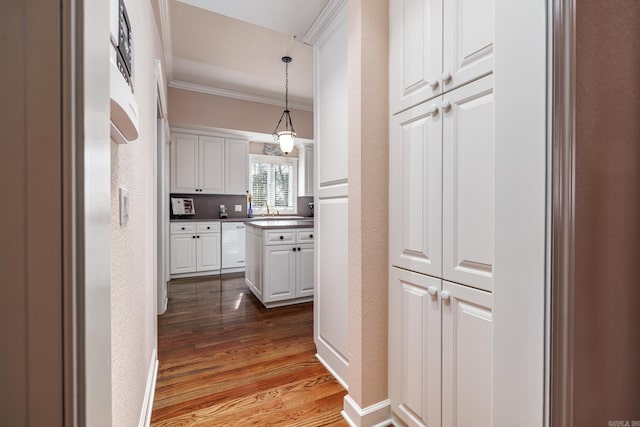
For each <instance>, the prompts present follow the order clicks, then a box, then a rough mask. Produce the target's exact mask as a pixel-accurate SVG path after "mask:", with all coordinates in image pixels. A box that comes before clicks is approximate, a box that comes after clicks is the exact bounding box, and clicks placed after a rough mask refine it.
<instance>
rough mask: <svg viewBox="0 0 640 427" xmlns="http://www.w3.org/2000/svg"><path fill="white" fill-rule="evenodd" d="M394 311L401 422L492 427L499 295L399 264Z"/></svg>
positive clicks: (392, 353)
mask: <svg viewBox="0 0 640 427" xmlns="http://www.w3.org/2000/svg"><path fill="white" fill-rule="evenodd" d="M389 315H390V316H389V319H390V320H389V395H390V400H391V407H392V411H393V416H394V418H395V421H396V422H399V423H398V424H402V423H404V424H406V425H409V426H427V427H439V426H452V427H453V426H455V427H464V426H474V427H475V426H477V427H490V426H491V425H492V423H491V407H492V405H491V390H492V388H491V374H492V348H493V340H492V325H491V322H492V296H491V294H490V293H488V292H485V291H481V290H477V289H473V288H470V287H466V286H462V285H458V284H454V283H449V282H446V281H443V280H441V279H438V278H434V277H430V276H426V275H423V274H418V273H413V272H410V271H406V270H402V269H399V268H396V267H392V268H391V271H390V288H389Z"/></svg>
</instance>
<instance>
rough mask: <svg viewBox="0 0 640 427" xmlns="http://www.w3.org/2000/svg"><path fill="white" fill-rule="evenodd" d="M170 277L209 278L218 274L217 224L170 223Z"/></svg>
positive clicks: (216, 222) (218, 225)
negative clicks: (215, 273) (205, 276)
mask: <svg viewBox="0 0 640 427" xmlns="http://www.w3.org/2000/svg"><path fill="white" fill-rule="evenodd" d="M170 251H171V253H170V258H171V259H170V264H171V277H174V278H178V277H189V276H200V275H206V274H211V272H214V271H219V270H220V222H219V221H212V222H172V223H171V227H170Z"/></svg>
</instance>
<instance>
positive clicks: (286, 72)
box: [284, 62, 289, 110]
mask: <svg viewBox="0 0 640 427" xmlns="http://www.w3.org/2000/svg"><path fill="white" fill-rule="evenodd" d="M284 76H285V78H284V109H285V110H289V63H288V62H285V64H284Z"/></svg>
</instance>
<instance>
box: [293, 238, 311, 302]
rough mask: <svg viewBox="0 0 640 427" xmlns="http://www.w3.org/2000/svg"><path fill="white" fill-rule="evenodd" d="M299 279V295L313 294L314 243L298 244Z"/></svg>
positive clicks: (309, 295)
mask: <svg viewBox="0 0 640 427" xmlns="http://www.w3.org/2000/svg"><path fill="white" fill-rule="evenodd" d="M298 247H299V248H300V250H299V251H298V255H297V257H298V260H297V275H298V277H297V281H296V283H297V284H298V290H297V291H298V292H297V296H298V297H312V296H313V244H308V243H307V244H304V245H299V246H298Z"/></svg>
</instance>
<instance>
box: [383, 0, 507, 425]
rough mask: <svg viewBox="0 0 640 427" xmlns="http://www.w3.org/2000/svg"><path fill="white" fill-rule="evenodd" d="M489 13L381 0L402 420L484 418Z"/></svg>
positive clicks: (490, 180) (485, 421)
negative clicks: (386, 15) (385, 24)
mask: <svg viewBox="0 0 640 427" xmlns="http://www.w3.org/2000/svg"><path fill="white" fill-rule="evenodd" d="M493 16H494V5H493V1H491V0H482V1H468V0H455V1H444V2H443V1H442V0H440V1H431V0H391V1H390V46H391V51H390V64H391V67H390V110H391V111H390V112H391V117H390V129H389V133H390V135H389V144H390V145H389V204H390V209H391V210H392V211H391V212H390V215H391V218H393V219H392V220H391V221H390V230H389V259H390V264H391V266H390V277H389V394H390V396H389V397H390V401H391V408H392V413H393V417H394V418H395V419H396V420H400V421H402V422H403V423H406V424H407V425H411V426H429V427H439V426H467V425H473V426H486V427H490V426H491V425H492V418H491V414H492V401H491V396H492V360H493V356H492V348H493V341H492V306H493V305H492V298H493V296H492V293H491V292H492V290H493V288H492V286H493V273H494V261H493V245H494V187H495V186H494V170H495V162H494V141H495V135H494V93H493V83H494V82H493V75H492V70H493V33H494V26H493Z"/></svg>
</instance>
